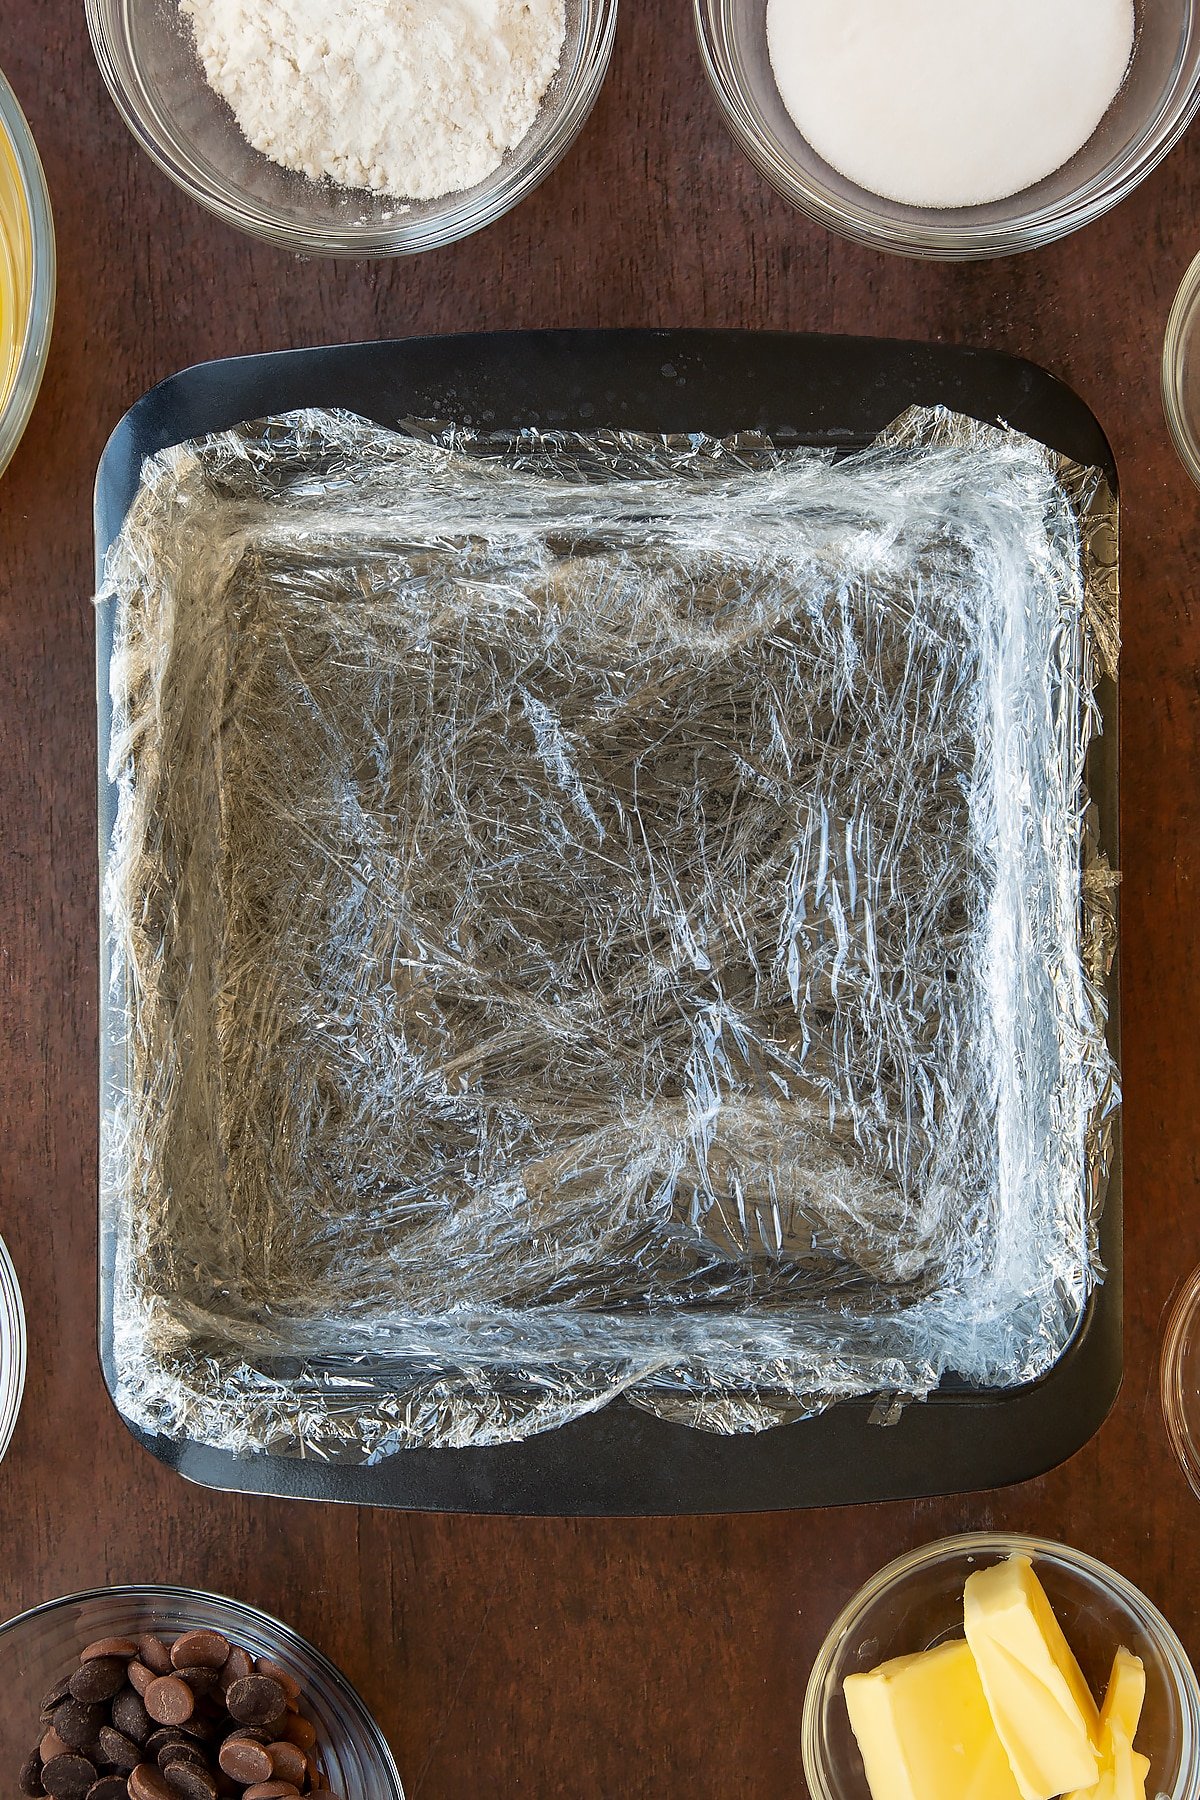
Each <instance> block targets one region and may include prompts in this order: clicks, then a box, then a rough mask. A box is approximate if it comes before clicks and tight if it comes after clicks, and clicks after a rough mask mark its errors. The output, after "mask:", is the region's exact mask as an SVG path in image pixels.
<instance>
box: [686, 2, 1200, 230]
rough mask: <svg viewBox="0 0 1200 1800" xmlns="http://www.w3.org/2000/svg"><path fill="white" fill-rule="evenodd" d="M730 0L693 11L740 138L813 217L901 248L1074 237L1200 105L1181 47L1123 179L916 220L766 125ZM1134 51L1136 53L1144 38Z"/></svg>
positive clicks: (1193, 12)
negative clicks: (796, 154) (892, 212)
mask: <svg viewBox="0 0 1200 1800" xmlns="http://www.w3.org/2000/svg"><path fill="white" fill-rule="evenodd" d="M764 4H765V0H764ZM1185 4H1186V6H1187V8H1188V22H1189V25H1191V26H1194V25H1196V23H1197V21H1198V20H1200V0H1185ZM725 5H726V0H693V14H694V19H695V25H696V34H697V37H698V38H699V42H700V53H701V59H702V61H703V63H704V70H705V74H706V75H707V76H708V80H709V83H710V85H711V87H712V88H713V91H714V92H715V94H716V96H717V99H718V101H719V103H720V106H721V110H722V112H723V113H724V116H725V120H726V123H727V125H728V127H729V130H730V132H731V134H732V136H733V137H734V139H735V141H736V142H737V143H738V145H739V146H740V148H741V149H742V151H743V152H744V154H745V155H746V156H747V157H749V159H750V161H751V162H752V163H753V164H754V165H755V167H756V168H757V169H758V171H759V173H760V174H761V175H763V176H764V177H765V179H766V180H767V181H768V182H769V183H770V185H771V186H772V187H773V188H774V189H775V192H776V193H777V194H779V195H781V196H782V198H783V199H784V200H786V201H788V202H789V203H790V204H791V205H792V206H794V207H795V208H796V209H797V210H798V211H799V212H801V213H803V214H804V215H805V216H806V217H807V218H810V219H812V220H813V221H814V222H815V223H816V224H818V225H823V226H824V227H825V228H826V229H827V230H829V231H832V232H834V233H836V234H837V235H838V236H840V237H844V238H848V239H850V240H851V241H852V242H855V243H859V244H865V245H867V246H868V247H869V248H870V249H873V250H882V251H886V252H888V253H890V254H893V255H899V256H910V257H916V258H926V259H931V260H940V261H969V260H979V261H982V260H984V259H986V258H989V257H998V256H1011V255H1014V254H1015V253H1017V252H1019V251H1022V250H1036V249H1041V248H1043V247H1044V246H1045V245H1047V244H1052V243H1055V242H1056V241H1057V240H1058V239H1060V238H1064V237H1068V236H1069V235H1070V234H1071V233H1072V232H1075V231H1078V230H1080V229H1081V228H1082V227H1083V226H1085V225H1090V224H1092V223H1093V222H1094V221H1095V220H1096V219H1099V218H1101V217H1102V216H1103V215H1104V214H1105V213H1106V212H1109V211H1110V210H1111V209H1112V208H1113V207H1114V206H1117V205H1119V204H1120V202H1121V201H1122V200H1125V199H1127V198H1128V196H1129V195H1130V194H1131V193H1132V192H1133V190H1134V189H1135V188H1136V187H1138V186H1140V184H1141V183H1142V182H1143V181H1144V180H1145V179H1146V177H1147V176H1148V175H1149V174H1150V173H1151V172H1152V171H1153V170H1154V169H1156V168H1157V167H1158V165H1159V163H1161V162H1162V161H1163V159H1164V158H1165V157H1167V156H1169V155H1170V153H1171V151H1172V150H1173V149H1174V148H1175V146H1176V145H1177V144H1178V143H1179V141H1180V139H1181V138H1182V137H1183V135H1184V133H1185V132H1186V131H1187V129H1188V127H1189V125H1190V124H1191V123H1192V120H1193V119H1194V118H1195V116H1196V114H1197V111H1200V60H1198V64H1197V68H1196V70H1195V71H1194V72H1193V74H1192V77H1191V80H1190V83H1189V84H1188V86H1187V87H1186V89H1185V90H1184V91H1183V93H1182V97H1180V95H1179V94H1178V93H1177V92H1176V87H1175V85H1174V84H1177V82H1178V78H1179V76H1180V74H1181V73H1182V69H1183V56H1182V52H1181V53H1180V54H1178V55H1177V56H1176V60H1175V66H1174V70H1173V85H1172V87H1171V90H1170V92H1169V93H1168V95H1167V97H1166V98H1165V99H1164V100H1163V101H1162V102H1161V103H1160V104H1159V105H1158V106H1157V108H1156V109H1155V110H1154V112H1153V113H1152V114H1151V116H1150V117H1149V118H1148V119H1146V120H1144V121H1143V123H1142V125H1141V127H1140V129H1139V131H1138V133H1137V136H1136V138H1135V139H1134V141H1133V142H1132V143H1131V144H1130V145H1129V147H1128V149H1127V150H1126V151H1125V153H1124V155H1123V158H1122V165H1123V167H1124V173H1123V174H1122V175H1121V176H1120V178H1119V179H1114V178H1113V177H1112V175H1111V172H1110V171H1107V170H1106V171H1101V173H1099V174H1097V175H1094V176H1093V177H1092V178H1091V180H1090V181H1088V182H1086V183H1084V185H1083V186H1082V187H1080V188H1078V189H1077V190H1076V191H1075V192H1074V193H1073V194H1072V195H1071V196H1070V197H1069V198H1068V199H1067V200H1065V201H1056V202H1054V203H1053V204H1046V205H1043V206H1040V207H1036V208H1033V209H1031V210H1030V211H1029V212H1028V213H1026V214H1025V215H1023V216H1022V217H1021V218H1019V219H1017V220H1008V221H1005V222H1003V223H998V224H983V223H981V224H978V225H963V224H961V223H951V222H950V221H951V219H953V218H954V217H955V216H958V217H960V218H961V216H962V215H963V214H964V213H967V212H970V211H972V210H974V209H972V208H967V207H962V208H948V209H947V211H946V218H947V223H946V224H945V225H937V224H930V223H928V221H924V220H923V221H921V222H920V223H919V224H918V223H916V222H915V221H914V222H913V223H911V224H909V223H907V222H906V221H905V220H903V219H902V218H900V217H888V216H886V215H884V214H880V213H879V212H878V211H877V210H876V208H877V207H878V206H885V207H889V206H891V205H892V204H894V203H892V202H889V201H886V200H882V199H879V198H878V197H876V196H874V195H872V194H870V193H869V192H868V190H867V189H865V188H864V189H861V190H860V191H861V193H862V195H863V200H864V202H865V203H864V204H860V205H854V206H851V207H848V206H847V205H846V203H844V202H842V201H840V200H835V199H834V198H833V197H832V196H831V195H830V194H829V193H828V192H827V190H825V189H824V188H822V187H821V186H819V185H818V184H817V183H816V182H814V181H813V180H812V179H811V178H810V177H809V176H808V175H807V174H806V173H805V171H803V170H802V169H800V168H799V166H798V165H797V164H796V163H795V162H793V160H792V159H791V158H790V157H789V156H788V155H787V153H786V152H785V151H784V150H783V149H782V147H781V146H780V145H778V144H777V143H776V141H775V140H774V138H773V137H772V136H771V135H770V134H769V133H768V132H767V131H765V130H764V129H760V127H759V125H758V122H757V118H756V110H757V109H756V108H755V107H754V106H753V105H752V96H750V95H749V94H748V93H747V91H746V89H745V87H744V85H743V84H742V83H741V82H740V81H739V80H738V78H737V71H736V69H735V68H734V67H732V66H731V65H730V63H729V62H728V61H727V59H726V57H725V56H724V55H723V54H722V53H721V50H720V48H719V42H718V40H719V39H723V38H724V35H725V34H724V30H723V27H722V15H723V9H724V7H725ZM1133 54H1134V56H1136V54H1137V42H1136V39H1135V42H1134V51H1133ZM1131 60H1132V59H1131ZM1015 197H1016V196H1014V198H1015Z"/></svg>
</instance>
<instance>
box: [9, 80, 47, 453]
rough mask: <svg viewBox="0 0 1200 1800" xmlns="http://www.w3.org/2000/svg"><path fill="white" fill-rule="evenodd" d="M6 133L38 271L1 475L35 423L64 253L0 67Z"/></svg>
mask: <svg viewBox="0 0 1200 1800" xmlns="http://www.w3.org/2000/svg"><path fill="white" fill-rule="evenodd" d="M0 132H2V133H3V134H4V136H5V137H6V138H7V140H8V142H9V143H10V144H11V146H12V151H13V155H14V156H15V158H16V163H17V173H18V175H19V176H20V180H21V191H22V194H23V196H24V199H25V205H26V209H27V210H28V213H29V231H30V240H31V244H32V262H33V276H32V282H31V287H30V295H29V317H28V318H27V319H26V321H25V337H24V341H23V343H22V346H21V352H20V355H19V356H18V358H17V367H16V372H15V374H14V375H13V380H12V386H11V388H10V389H9V393H8V397H7V399H5V400H3V401H2V402H0V475H2V474H3V473H4V470H5V469H6V468H7V467H8V464H9V462H10V461H11V459H12V456H13V453H14V451H15V450H16V448H17V445H18V444H19V443H20V441H21V436H22V434H23V432H24V430H25V427H26V425H28V423H29V416H30V414H31V413H32V411H33V408H34V402H35V401H36V400H37V397H38V392H39V390H40V388H41V385H42V376H43V375H44V374H45V371H46V362H47V359H48V357H49V354H50V338H51V335H52V333H53V329H54V302H55V295H56V291H57V280H58V255H57V249H56V245H55V238H54V214H53V211H52V209H51V205H50V189H49V187H48V185H47V182H46V172H45V170H44V169H43V167H42V159H41V157H40V156H39V155H38V149H37V145H36V144H35V143H34V140H33V132H32V131H31V130H30V128H29V121H28V120H27V119H26V117H25V114H24V112H23V111H22V110H21V104H20V101H19V100H18V99H17V96H16V94H15V93H14V92H13V89H12V87H11V85H10V83H9V81H8V79H7V77H6V76H5V75H4V73H3V71H2V70H0Z"/></svg>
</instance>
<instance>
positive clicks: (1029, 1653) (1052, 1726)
mask: <svg viewBox="0 0 1200 1800" xmlns="http://www.w3.org/2000/svg"><path fill="white" fill-rule="evenodd" d="M963 1617H964V1622H965V1625H966V1633H967V1643H968V1644H969V1646H970V1648H971V1651H972V1654H973V1655H974V1658H975V1662H976V1665H977V1667H978V1670H979V1677H980V1681H981V1683H982V1685H983V1691H984V1694H985V1695H986V1697H987V1703H988V1707H989V1710H990V1712H991V1715H992V1719H993V1721H994V1723H995V1727H996V1732H997V1735H998V1736H999V1738H1000V1741H1001V1743H1002V1744H1003V1746H1004V1749H1005V1751H1006V1753H1007V1756H1008V1761H1009V1764H1010V1766H1011V1769H1012V1773H1013V1777H1014V1780H1015V1782H1016V1785H1017V1788H1018V1790H1019V1792H1020V1794H1021V1797H1022V1800H1055V1796H1057V1795H1060V1794H1067V1793H1071V1792H1074V1791H1081V1792H1088V1793H1090V1792H1093V1790H1095V1788H1096V1787H1097V1785H1098V1783H1099V1780H1100V1761H1099V1757H1098V1755H1097V1751H1096V1743H1097V1740H1098V1738H1099V1734H1100V1715H1099V1712H1098V1711H1097V1708H1096V1702H1095V1700H1094V1699H1093V1698H1092V1694H1091V1690H1090V1689H1089V1687H1088V1685H1087V1682H1086V1680H1085V1679H1084V1675H1083V1671H1082V1670H1081V1669H1080V1667H1079V1664H1078V1662H1076V1660H1075V1656H1074V1653H1073V1652H1072V1650H1071V1647H1070V1645H1069V1644H1068V1643H1067V1640H1066V1638H1065V1637H1064V1635H1063V1631H1062V1627H1061V1626H1060V1625H1059V1623H1058V1620H1057V1619H1056V1618H1055V1616H1054V1609H1053V1608H1052V1606H1051V1605H1050V1602H1049V1600H1048V1599H1047V1598H1046V1594H1045V1591H1044V1589H1043V1587H1042V1584H1041V1582H1040V1581H1039V1580H1038V1578H1037V1576H1036V1575H1035V1574H1034V1571H1033V1564H1032V1563H1031V1562H1030V1560H1029V1558H1028V1557H1027V1556H1011V1557H1009V1558H1008V1559H1007V1560H1006V1561H1005V1562H1001V1563H996V1564H995V1565H994V1566H993V1567H992V1568H990V1569H980V1570H977V1571H976V1573H975V1574H974V1575H972V1576H970V1577H969V1578H968V1581H967V1585H966V1590H965V1593H964V1597H963ZM1093 1800H1095V1796H1094V1794H1093Z"/></svg>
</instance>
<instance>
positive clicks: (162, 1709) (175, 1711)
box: [142, 1675, 196, 1725]
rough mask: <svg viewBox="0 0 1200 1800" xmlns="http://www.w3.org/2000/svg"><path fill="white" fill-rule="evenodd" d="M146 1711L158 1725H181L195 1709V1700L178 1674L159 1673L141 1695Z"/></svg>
mask: <svg viewBox="0 0 1200 1800" xmlns="http://www.w3.org/2000/svg"><path fill="white" fill-rule="evenodd" d="M142 1699H143V1701H144V1702H145V1706H146V1711H147V1712H148V1713H149V1714H150V1717H151V1718H152V1719H156V1720H157V1721H158V1723H159V1724H160V1725H182V1724H183V1723H184V1722H185V1720H187V1719H190V1718H191V1716H192V1714H193V1713H194V1712H195V1710H196V1700H195V1696H194V1695H193V1693H192V1690H191V1688H190V1687H189V1686H188V1684H187V1682H186V1681H180V1679H179V1677H178V1675H159V1676H158V1677H157V1678H156V1679H155V1680H154V1681H152V1682H151V1683H150V1686H149V1687H148V1688H147V1689H146V1691H145V1693H144V1694H143V1695H142Z"/></svg>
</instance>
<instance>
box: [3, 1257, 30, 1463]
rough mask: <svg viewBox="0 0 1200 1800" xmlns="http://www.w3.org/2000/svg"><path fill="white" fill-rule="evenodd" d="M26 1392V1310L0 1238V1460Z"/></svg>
mask: <svg viewBox="0 0 1200 1800" xmlns="http://www.w3.org/2000/svg"><path fill="white" fill-rule="evenodd" d="M24 1392H25V1307H24V1305H23V1304H22V1301H21V1287H20V1283H19V1282H18V1281H17V1271H16V1270H15V1269H14V1268H13V1266H12V1258H11V1257H10V1256H9V1254H8V1246H7V1244H6V1243H5V1242H4V1239H3V1238H0V1458H2V1457H3V1456H4V1455H5V1453H6V1451H7V1450H8V1446H9V1445H10V1444H11V1442H12V1434H13V1431H14V1430H15V1429H16V1423H17V1414H18V1413H19V1412H20V1410H21V1396H22V1394H23V1393H24Z"/></svg>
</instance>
